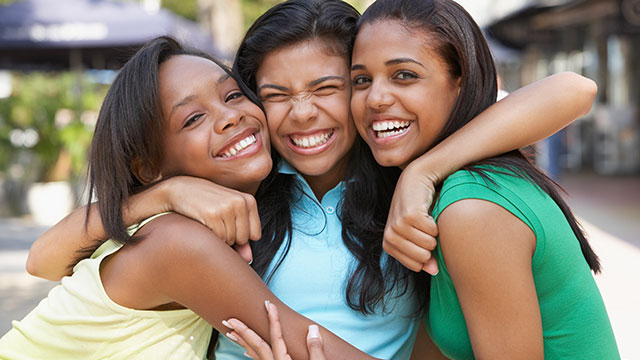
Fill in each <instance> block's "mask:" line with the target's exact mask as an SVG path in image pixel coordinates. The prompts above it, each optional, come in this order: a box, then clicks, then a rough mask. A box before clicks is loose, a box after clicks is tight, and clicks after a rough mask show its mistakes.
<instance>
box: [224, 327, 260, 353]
mask: <svg viewBox="0 0 640 360" xmlns="http://www.w3.org/2000/svg"><path fill="white" fill-rule="evenodd" d="M226 336H227V337H228V338H229V339H231V340H232V341H234V342H235V343H236V344H238V345H240V346H242V347H243V348H244V350H245V356H249V357H250V358H252V359H262V360H266V358H265V359H263V358H261V357H260V355H259V354H258V353H257V352H256V350H254V349H253V348H252V347H251V345H249V344H248V343H247V341H246V340H245V339H244V338H243V337H242V336H241V335H240V334H239V333H237V332H235V331H232V332H231V333H227V334H226Z"/></svg>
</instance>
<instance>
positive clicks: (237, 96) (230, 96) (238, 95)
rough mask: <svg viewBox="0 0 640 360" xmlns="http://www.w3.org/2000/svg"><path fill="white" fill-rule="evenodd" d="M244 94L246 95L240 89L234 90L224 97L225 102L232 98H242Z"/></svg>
mask: <svg viewBox="0 0 640 360" xmlns="http://www.w3.org/2000/svg"><path fill="white" fill-rule="evenodd" d="M243 96H244V94H243V93H241V92H240V91H234V92H232V93H231V94H229V95H228V96H227V98H226V99H224V102H229V101H231V100H235V99H238V98H241V97H243Z"/></svg>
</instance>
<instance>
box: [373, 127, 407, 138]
mask: <svg viewBox="0 0 640 360" xmlns="http://www.w3.org/2000/svg"><path fill="white" fill-rule="evenodd" d="M403 131H404V129H402V130H392V131H385V132H376V136H377V137H378V138H386V137H389V136H393V135H398V134H400V133H402V132H403Z"/></svg>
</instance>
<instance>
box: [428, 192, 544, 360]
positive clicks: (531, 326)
mask: <svg viewBox="0 0 640 360" xmlns="http://www.w3.org/2000/svg"><path fill="white" fill-rule="evenodd" d="M461 223H463V224H464V225H465V226H460V224H461ZM438 226H439V227H440V246H441V249H442V253H443V256H444V260H445V262H446V264H447V268H448V270H449V273H450V275H451V279H452V281H453V284H454V286H455V289H456V292H457V295H458V299H459V301H460V306H461V308H462V312H463V314H464V319H465V321H466V324H467V329H468V331H469V337H470V339H471V345H472V347H473V353H474V355H475V357H476V358H478V359H525V358H526V359H543V358H544V345H543V336H542V320H541V316H540V307H539V304H538V298H537V296H536V289H535V284H534V281H533V274H532V271H531V259H532V256H533V253H534V251H535V247H536V238H535V235H534V234H533V231H531V229H530V228H529V227H528V226H527V225H526V224H524V223H523V222H522V221H520V219H518V218H517V217H516V216H514V215H513V214H511V213H510V212H509V211H507V210H505V209H504V208H502V207H500V206H498V205H496V204H494V203H491V202H488V201H484V200H477V199H466V200H461V201H458V202H455V203H453V204H451V205H449V206H448V207H447V208H446V209H445V210H444V211H443V212H442V213H441V215H440V217H439V218H438Z"/></svg>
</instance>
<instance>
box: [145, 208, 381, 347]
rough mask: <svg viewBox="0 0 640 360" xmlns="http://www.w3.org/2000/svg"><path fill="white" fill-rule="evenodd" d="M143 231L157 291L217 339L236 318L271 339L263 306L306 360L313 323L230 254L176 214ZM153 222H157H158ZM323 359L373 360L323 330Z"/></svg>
mask: <svg viewBox="0 0 640 360" xmlns="http://www.w3.org/2000/svg"><path fill="white" fill-rule="evenodd" d="M162 218H163V219H162V221H154V222H152V223H150V224H149V225H151V226H149V225H147V226H146V227H148V228H147V232H148V233H149V234H150V235H149V236H153V237H154V239H145V240H143V241H142V242H145V241H146V240H153V241H150V242H149V244H150V245H149V246H153V249H150V252H151V253H152V254H153V255H151V254H150V255H149V256H147V257H146V260H145V262H147V261H148V263H147V264H146V265H145V266H146V268H147V272H148V273H149V274H150V275H149V276H151V278H150V279H149V281H150V283H153V284H156V285H155V286H156V289H157V291H159V292H161V293H162V294H164V295H166V296H167V297H168V298H170V299H172V300H173V301H175V302H178V303H180V304H182V305H183V306H185V307H187V308H189V309H191V310H193V311H194V312H196V313H197V314H198V315H200V316H202V317H203V318H204V319H205V320H207V322H209V323H210V324H211V325H213V327H215V328H216V329H217V330H219V331H220V332H221V333H223V334H224V333H226V332H229V331H230V329H228V328H226V327H224V326H223V325H222V320H227V319H230V318H237V319H239V320H241V321H242V322H244V323H245V324H246V325H247V326H248V327H250V328H251V329H253V330H254V331H255V332H256V333H257V334H258V335H260V336H261V337H262V338H263V339H268V338H269V321H268V317H267V312H266V310H265V305H264V303H265V300H269V301H270V302H271V303H273V304H275V305H276V306H277V307H278V309H279V310H280V311H279V312H280V320H281V323H282V329H283V337H284V339H285V341H286V344H287V347H288V349H289V352H290V354H291V356H292V357H293V358H295V359H306V358H308V353H307V345H306V333H307V329H308V326H309V325H311V324H313V322H312V321H311V320H309V319H307V318H305V317H303V316H302V315H300V314H298V313H296V312H294V311H293V310H291V309H290V308H289V307H287V306H286V305H285V304H284V303H282V302H281V301H280V300H279V299H278V298H277V297H275V295H273V293H271V291H270V290H269V289H268V288H267V286H266V285H265V284H264V282H263V281H262V279H260V277H259V276H258V275H257V274H256V273H255V272H254V271H253V269H251V268H250V267H249V266H248V265H247V264H246V262H245V261H244V260H242V259H241V258H240V256H238V254H236V253H235V252H234V251H233V249H231V248H230V247H229V246H228V245H226V244H225V243H224V242H223V241H220V239H218V238H217V237H216V236H215V235H214V234H213V233H212V232H211V231H210V230H208V229H207V228H206V227H205V226H203V225H201V224H199V223H197V222H195V221H193V220H190V219H187V218H185V217H182V216H180V215H177V214H170V215H165V216H163V217H162ZM157 220H160V218H159V219H157ZM320 331H321V333H322V338H323V339H324V347H325V351H326V354H327V358H331V359H363V358H364V359H371V357H369V356H367V355H366V354H364V353H362V352H360V351H358V350H357V349H355V348H354V347H352V346H350V345H349V344H347V343H346V342H344V341H343V340H341V339H340V338H338V337H337V336H335V335H334V334H332V333H330V332H329V331H327V330H326V329H323V328H321V330H320Z"/></svg>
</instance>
